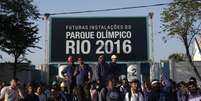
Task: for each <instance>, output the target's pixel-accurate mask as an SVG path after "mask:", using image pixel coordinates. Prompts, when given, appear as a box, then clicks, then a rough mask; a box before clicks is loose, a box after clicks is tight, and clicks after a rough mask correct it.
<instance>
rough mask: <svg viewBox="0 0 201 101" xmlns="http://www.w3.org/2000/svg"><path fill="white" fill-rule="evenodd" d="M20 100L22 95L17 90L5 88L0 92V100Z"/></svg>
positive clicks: (9, 87)
mask: <svg viewBox="0 0 201 101" xmlns="http://www.w3.org/2000/svg"><path fill="white" fill-rule="evenodd" d="M20 98H23V95H22V93H21V91H20V90H19V89H18V88H16V89H13V88H12V87H11V86H7V87H4V88H3V89H2V90H1V93H0V100H4V101H18V100H19V99H20Z"/></svg>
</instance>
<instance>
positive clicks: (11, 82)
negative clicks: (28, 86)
mask: <svg viewBox="0 0 201 101" xmlns="http://www.w3.org/2000/svg"><path fill="white" fill-rule="evenodd" d="M17 83H18V79H17V78H13V79H12V80H11V81H10V86H11V87H12V88H16V87H17Z"/></svg>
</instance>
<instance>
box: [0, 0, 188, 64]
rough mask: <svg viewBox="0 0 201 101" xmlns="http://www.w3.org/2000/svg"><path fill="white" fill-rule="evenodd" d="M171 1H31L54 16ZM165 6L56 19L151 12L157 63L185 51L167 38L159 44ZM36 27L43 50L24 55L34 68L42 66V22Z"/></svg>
mask: <svg viewBox="0 0 201 101" xmlns="http://www.w3.org/2000/svg"><path fill="white" fill-rule="evenodd" d="M171 1H172V0H34V4H35V5H37V6H38V8H39V11H40V13H57V12H71V11H83V10H94V9H105V8H119V7H130V6H141V5H150V4H157V3H168V2H171ZM164 7H166V6H160V7H149V8H139V9H129V10H120V11H108V12H96V13H83V14H73V15H59V16H62V17H63V16H65V17H69V16H71V17H72V16H76V17H77V16H79V17H82V16H147V15H148V13H149V12H154V18H153V24H154V58H155V60H156V61H160V60H161V59H167V57H168V56H169V55H170V54H172V53H177V52H184V47H183V44H182V43H181V41H180V40H177V39H170V40H168V42H167V43H164V42H163V41H162V36H164V34H159V33H158V32H160V31H161V29H160V26H161V23H162V22H161V21H160V13H161V12H162V9H163V8H164ZM37 24H38V25H39V34H40V36H41V40H40V42H39V43H38V46H41V47H43V49H41V50H40V49H33V51H34V52H35V53H30V54H29V55H27V58H28V59H30V60H31V61H32V63H33V64H36V65H37V64H43V63H44V33H45V21H43V20H39V21H37ZM1 53H2V52H1ZM3 58H4V59H5V60H7V59H9V57H7V56H6V55H3Z"/></svg>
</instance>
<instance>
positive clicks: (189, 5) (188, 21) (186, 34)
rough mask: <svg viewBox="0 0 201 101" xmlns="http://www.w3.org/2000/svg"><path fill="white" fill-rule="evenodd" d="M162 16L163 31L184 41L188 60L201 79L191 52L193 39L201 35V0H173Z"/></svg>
mask: <svg viewBox="0 0 201 101" xmlns="http://www.w3.org/2000/svg"><path fill="white" fill-rule="evenodd" d="M161 16H162V21H163V24H162V29H163V31H164V32H166V33H167V36H168V37H171V38H174V37H176V38H178V39H180V40H181V41H182V43H183V44H184V46H185V50H186V55H187V57H188V61H189V63H190V64H191V66H192V68H193V70H194V72H195V73H196V75H197V77H198V78H199V79H200V80H201V76H200V74H199V72H198V70H197V68H196V66H195V64H194V63H193V61H192V57H191V53H190V48H191V45H192V40H194V38H195V37H196V35H200V30H201V28H200V27H201V19H200V18H201V0H173V3H171V4H170V5H169V7H168V8H165V9H164V10H163V12H162V13H161Z"/></svg>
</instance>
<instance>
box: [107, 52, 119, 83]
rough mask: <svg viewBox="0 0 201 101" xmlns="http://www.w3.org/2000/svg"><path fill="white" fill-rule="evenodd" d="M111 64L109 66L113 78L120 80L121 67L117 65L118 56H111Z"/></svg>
mask: <svg viewBox="0 0 201 101" xmlns="http://www.w3.org/2000/svg"><path fill="white" fill-rule="evenodd" d="M111 60H112V61H111V63H110V64H109V68H110V71H111V73H112V77H113V78H114V79H116V80H118V78H119V76H120V73H119V69H120V68H119V65H118V64H117V55H115V54H113V55H112V56H111Z"/></svg>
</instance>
